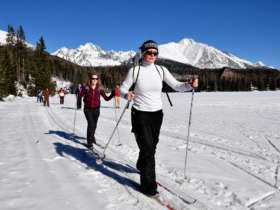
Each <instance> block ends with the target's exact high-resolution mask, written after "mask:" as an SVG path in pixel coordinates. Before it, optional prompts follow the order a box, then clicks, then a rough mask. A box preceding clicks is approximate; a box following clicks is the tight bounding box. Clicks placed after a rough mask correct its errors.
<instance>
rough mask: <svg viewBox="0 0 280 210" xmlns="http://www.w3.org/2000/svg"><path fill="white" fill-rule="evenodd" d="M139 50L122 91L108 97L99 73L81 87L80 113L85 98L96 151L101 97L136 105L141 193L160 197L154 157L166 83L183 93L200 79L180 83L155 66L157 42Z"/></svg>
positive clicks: (134, 119) (78, 92) (134, 127)
mask: <svg viewBox="0 0 280 210" xmlns="http://www.w3.org/2000/svg"><path fill="white" fill-rule="evenodd" d="M139 49H140V50H141V54H142V57H141V61H140V63H139V65H138V66H134V67H132V68H130V69H129V71H128V73H127V75H126V78H125V80H124V81H123V83H122V85H121V87H120V88H119V86H117V87H116V89H114V90H113V91H112V92H111V94H110V95H109V96H107V95H106V93H105V91H104V88H103V86H102V84H101V81H100V77H99V75H98V74H97V73H93V74H92V75H91V76H90V78H89V80H88V82H87V84H86V86H85V87H81V86H80V85H79V86H78V88H77V89H76V90H75V94H76V96H77V109H80V108H81V100H82V98H84V100H83V101H84V114H85V117H86V120H87V123H88V126H87V146H88V148H89V149H93V144H96V139H95V130H96V127H97V122H98V118H99V115H100V96H102V97H103V98H104V99H105V100H106V101H109V100H111V99H112V98H113V97H115V106H116V108H119V107H120V104H119V101H120V97H122V98H124V99H127V100H129V101H133V105H132V108H131V124H132V132H133V133H134V136H135V139H136V142H137V145H138V148H139V156H138V161H137V164H136V167H137V169H138V170H139V171H140V186H141V187H140V190H141V192H142V193H144V194H146V195H148V196H155V195H157V194H158V191H157V183H156V174H155V153H156V147H157V144H158V142H159V134H160V129H161V125H162V121H163V112H162V100H161V91H162V85H163V81H164V82H166V83H167V84H168V85H169V86H170V87H171V88H172V89H174V90H175V91H180V92H184V91H190V90H192V89H193V88H196V87H198V79H197V78H191V79H190V81H188V82H179V81H177V80H176V79H175V78H174V77H173V76H172V74H171V73H170V72H169V71H168V70H167V69H166V68H165V67H162V66H158V65H156V64H155V63H154V62H155V60H156V58H157V57H158V54H159V51H158V45H157V43H156V42H155V41H153V40H148V41H146V42H144V43H143V44H142V45H141V47H140V48H139ZM160 70H161V71H160Z"/></svg>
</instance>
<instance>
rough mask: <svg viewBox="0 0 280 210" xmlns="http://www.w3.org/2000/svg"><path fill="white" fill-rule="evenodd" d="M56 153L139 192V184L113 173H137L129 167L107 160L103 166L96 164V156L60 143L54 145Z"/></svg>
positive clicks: (86, 150)
mask: <svg viewBox="0 0 280 210" xmlns="http://www.w3.org/2000/svg"><path fill="white" fill-rule="evenodd" d="M54 146H55V149H56V152H57V153H58V154H59V155H60V156H62V157H64V155H65V154H66V155H68V156H72V157H73V158H75V159H76V160H78V161H80V162H81V163H83V164H85V165H86V169H93V170H96V171H99V172H100V173H102V174H103V175H105V176H107V177H110V178H112V179H114V180H115V181H116V182H118V183H120V184H122V185H126V186H128V187H130V188H132V189H134V190H136V191H139V184H138V183H137V182H135V181H134V180H131V179H128V178H127V177H125V176H121V175H119V174H118V173H116V172H114V170H115V171H120V172H125V173H137V171H136V170H135V169H133V168H131V167H130V166H126V165H123V164H120V163H116V162H113V161H109V160H106V159H105V160H103V164H100V165H99V164H97V163H96V161H97V160H98V159H99V158H98V157H97V156H96V155H94V154H93V153H91V152H89V151H88V149H83V148H76V147H73V146H71V145H67V144H62V143H60V142H56V143H54Z"/></svg>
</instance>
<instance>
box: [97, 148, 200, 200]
mask: <svg viewBox="0 0 280 210" xmlns="http://www.w3.org/2000/svg"><path fill="white" fill-rule="evenodd" d="M97 146H99V145H97ZM96 151H97V150H96ZM98 153H100V152H98V151H97V153H96V154H97V156H98V157H99V158H100V154H98ZM116 162H119V161H116ZM119 163H121V162H119ZM126 165H127V166H129V167H130V168H132V169H133V170H135V172H136V173H138V174H140V172H139V170H137V169H136V168H135V167H133V166H131V165H130V164H129V163H126ZM120 170H123V169H122V168H120ZM124 172H125V171H124ZM156 183H157V185H158V186H159V187H161V188H162V189H164V190H165V191H167V192H169V193H170V194H172V195H173V196H175V197H177V198H179V199H180V200H181V201H183V202H184V203H186V204H187V205H193V204H195V203H196V201H197V199H195V198H193V197H191V196H188V198H186V196H185V197H183V196H181V195H179V194H178V193H176V192H174V191H173V190H171V189H169V188H168V187H167V186H165V185H163V184H162V183H160V182H159V181H157V182H156Z"/></svg>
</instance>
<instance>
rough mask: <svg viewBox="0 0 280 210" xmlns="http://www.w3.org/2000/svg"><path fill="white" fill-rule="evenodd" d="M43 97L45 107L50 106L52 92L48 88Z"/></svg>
mask: <svg viewBox="0 0 280 210" xmlns="http://www.w3.org/2000/svg"><path fill="white" fill-rule="evenodd" d="M43 95H44V106H46V105H47V106H48V107H49V106H50V99H49V97H50V92H49V89H48V88H46V89H45V90H44V92H43Z"/></svg>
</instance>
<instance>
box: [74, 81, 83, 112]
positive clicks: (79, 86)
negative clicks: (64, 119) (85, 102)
mask: <svg viewBox="0 0 280 210" xmlns="http://www.w3.org/2000/svg"><path fill="white" fill-rule="evenodd" d="M82 90H83V88H82V85H81V84H78V87H77V88H75V90H74V94H75V95H76V98H77V109H81V107H82V99H81V98H79V97H78V96H79V95H80V94H81V93H82Z"/></svg>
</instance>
